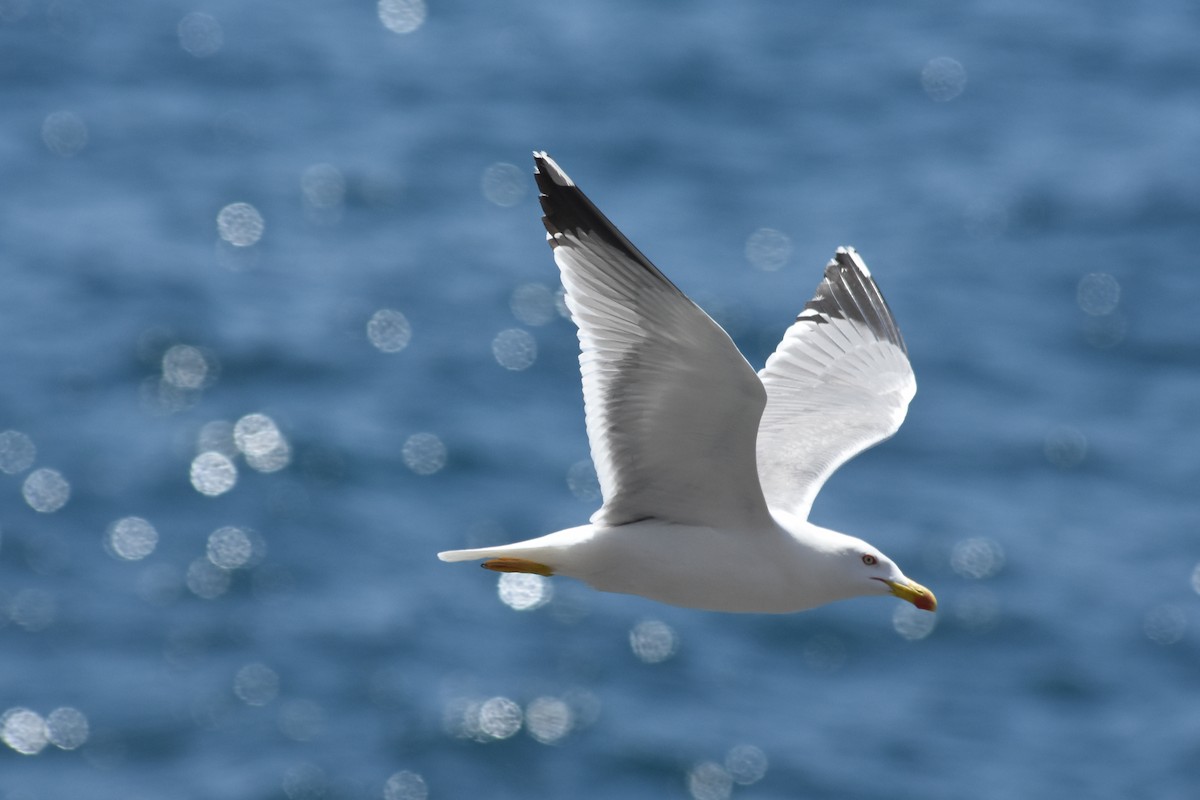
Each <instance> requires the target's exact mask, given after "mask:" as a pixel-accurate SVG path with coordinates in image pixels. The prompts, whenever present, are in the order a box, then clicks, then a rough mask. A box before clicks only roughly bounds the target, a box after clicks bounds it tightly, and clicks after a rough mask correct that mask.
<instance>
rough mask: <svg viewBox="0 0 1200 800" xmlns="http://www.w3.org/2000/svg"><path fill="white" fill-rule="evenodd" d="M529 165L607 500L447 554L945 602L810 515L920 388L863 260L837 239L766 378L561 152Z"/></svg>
mask: <svg viewBox="0 0 1200 800" xmlns="http://www.w3.org/2000/svg"><path fill="white" fill-rule="evenodd" d="M534 161H535V164H536V172H535V177H536V178H537V183H538V186H539V188H540V190H541V193H542V195H541V200H542V208H543V211H544V212H545V216H544V217H543V221H544V223H545V225H546V230H547V238H548V240H549V242H550V245H551V247H552V248H553V251H554V260H555V262H556V263H557V264H558V267H559V270H560V272H561V275H562V282H563V286H564V287H565V288H566V303H567V308H568V309H569V310H570V312H571V318H572V319H573V320H574V322H575V324H576V325H577V326H578V328H579V343H580V357H579V362H580V368H581V373H582V376H583V397H584V409H585V416H586V420H587V432H588V439H589V441H590V443H591V448H592V460H593V462H594V463H595V466H596V474H597V476H598V478H599V481H600V489H601V494H602V495H603V498H604V502H603V505H602V506H601V507H600V509H599V510H598V511H596V513H595V514H593V515H592V518H591V524H589V525H583V526H580V527H577V528H570V529H567V530H563V531H558V532H556V533H551V534H548V535H546V536H542V537H539V538H536V539H530V540H527V541H524V542H518V543H515V544H511V545H503V546H497V547H486V548H477V549H472V550H451V551H447V552H443V553H439V554H438V556H439V558H441V559H442V560H443V561H462V560H471V559H480V558H483V559H488V560H487V561H486V562H485V563H484V566H485V567H489V568H491V569H494V570H498V571H517V572H534V573H539V574H543V575H551V574H560V575H568V576H571V577H575V578H579V579H581V580H584V581H586V582H588V583H589V584H591V585H592V586H594V587H595V588H597V589H601V590H604V591H614V592H625V593H630V594H638V595H643V596H646V597H650V598H653V599H656V600H660V601H662V602H665V603H671V604H674V605H681V606H688V607H696V608H707V609H713V610H718V611H760V612H789V611H799V610H802V609H806V608H812V607H813V606H818V605H822V604H824V603H827V602H830V601H833V600H838V599H842V598H846V597H854V596H857V595H865V594H887V593H891V594H894V595H897V596H899V597H902V598H903V599H906V600H908V601H910V602H912V603H914V604H915V605H917V606H918V607H919V608H926V609H930V610H932V609H933V608H935V607H936V600H935V599H934V597H933V594H932V593H931V592H929V590H927V589H925V588H924V587H922V586H920V585H919V584H916V583H914V582H913V581H911V580H909V579H908V578H907V577H905V576H904V574H903V573H902V572H901V571H900V569H899V568H898V567H897V566H896V565H895V564H894V563H893V562H892V561H891V560H890V559H888V558H887V557H886V556H884V555H883V554H882V553H881V552H879V551H878V550H877V549H876V548H874V547H872V546H871V545H869V544H867V543H866V542H864V541H862V540H861V539H857V538H854V537H850V536H846V535H845V534H841V533H837V532H835V531H830V530H827V529H824V528H820V527H818V526H816V525H813V524H811V523H809V522H808V521H807V517H808V512H809V509H810V508H811V506H812V502H813V499H814V498H815V497H816V494H817V492H818V491H820V488H821V486H822V485H823V484H824V482H825V480H826V479H827V478H828V477H829V475H830V474H832V473H833V471H834V470H836V469H837V468H838V467H839V466H840V465H841V464H843V463H845V462H846V461H847V460H848V459H850V458H852V457H853V456H854V455H855V454H857V453H859V452H861V451H862V450H864V449H866V448H867V447H870V446H871V445H873V444H875V443H877V442H879V441H881V440H883V439H885V438H887V437H889V436H891V435H892V434H893V433H895V432H896V430H897V429H898V428H899V427H900V423H901V422H903V420H904V415H905V412H906V410H907V408H908V403H909V401H910V400H911V399H912V397H913V394H914V393H915V392H916V381H915V379H914V377H913V373H912V368H911V367H910V366H909V363H908V357H907V355H906V351H905V347H904V342H903V339H902V338H901V336H900V332H899V330H898V329H897V327H896V324H895V321H894V320H893V318H892V315H891V312H890V311H889V309H888V307H887V303H886V302H885V301H884V299H883V296H882V295H881V294H880V293H879V289H878V288H877V287H876V285H875V282H874V280H873V279H872V278H871V274H870V272H869V271H868V270H867V268H866V265H865V264H864V263H863V262H862V260H861V259H860V258H859V256H858V255H857V253H855V252H854V250H853V249H851V248H839V249H838V251H837V254H836V255H835V256H834V259H833V260H832V261H830V263H829V265H828V266H827V267H826V268H825V278H824V280H823V281H822V282H821V284H820V285H819V286H818V288H817V292H816V295H815V296H814V297H813V299H812V300H810V301H809V302H808V303H807V304H806V306H805V308H804V310H803V311H802V312H801V313H800V315H799V317H797V319H796V322H795V324H793V325H792V326H791V327H790V328H789V329H788V330H787V333H786V334H785V335H784V338H783V341H782V342H780V344H779V347H778V349H777V350H776V351H775V353H774V354H773V355H772V356H771V357H770V358H769V359H767V363H766V366H765V367H764V368H763V370H762V371H761V372H759V373H758V374H757V375H756V374H755V372H754V370H753V369H752V368H751V367H750V365H749V364H748V363H747V362H746V359H745V358H744V357H743V356H742V354H741V353H740V352H739V351H738V349H737V347H736V346H735V345H734V343H733V341H732V340H731V339H730V338H729V335H728V334H727V333H725V331H724V330H722V329H721V327H720V326H719V325H717V324H716V323H715V322H714V321H713V320H712V319H711V318H710V317H709V316H708V315H707V314H706V313H704V311H703V310H702V309H701V308H700V307H699V306H697V305H696V304H695V303H693V302H692V301H691V300H689V299H688V298H687V297H686V296H685V295H684V294H683V293H682V292H680V291H679V289H678V288H676V287H675V285H674V284H673V283H671V282H670V281H669V280H668V279H667V278H666V277H665V276H664V275H663V274H662V273H661V272H660V271H659V270H658V269H657V268H656V267H655V266H654V265H653V264H651V263H650V261H649V260H648V259H646V257H645V256H643V255H642V254H641V253H640V252H639V251H638V250H637V248H636V247H634V246H633V245H632V244H631V243H630V242H629V240H628V239H626V238H625V237H624V235H622V234H621V232H620V231H619V230H617V228H616V227H615V226H614V225H612V223H610V222H609V221H608V219H607V218H605V216H604V215H603V214H602V213H600V211H599V210H598V209H597V208H596V207H595V206H594V205H592V203H591V201H590V200H588V198H587V197H586V196H585V195H584V194H583V193H582V192H581V191H579V189H578V187H576V186H575V184H574V182H572V181H571V179H570V178H569V177H567V175H566V173H564V172H563V171H562V169H561V168H559V166H558V165H557V164H556V163H555V162H554V161H553V160H552V159H551V158H550V157H549V156H547V155H546V154H545V153H535V154H534Z"/></svg>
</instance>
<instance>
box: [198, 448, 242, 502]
mask: <svg viewBox="0 0 1200 800" xmlns="http://www.w3.org/2000/svg"><path fill="white" fill-rule="evenodd" d="M190 476H191V481H192V486H193V487H194V488H195V489H196V491H197V492H199V493H200V494H203V495H207V496H209V497H216V496H217V495H221V494H225V492H228V491H229V490H230V489H232V488H233V487H234V484H236V483H237V467H235V466H234V464H233V462H232V461H230V460H229V457H228V456H226V455H225V454H224V453H218V452H216V451H215V450H207V451H205V452H203V453H201V454H200V455H198V456H196V457H195V458H194V459H192V468H191V472H190Z"/></svg>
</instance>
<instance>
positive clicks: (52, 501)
mask: <svg viewBox="0 0 1200 800" xmlns="http://www.w3.org/2000/svg"><path fill="white" fill-rule="evenodd" d="M21 495H22V496H23V497H24V498H25V502H26V503H28V504H29V507H30V508H32V509H33V510H34V511H40V512H42V513H43V514H50V513H53V512H55V511H58V510H59V509H60V508H62V507H63V506H65V505H66V504H67V501H68V500H69V499H70V498H71V484H70V483H69V482H68V481H67V479H66V478H64V477H63V476H62V473H61V472H59V471H58V470H56V469H50V468H48V467H42V468H41V469H35V470H34V471H33V472H31V473H29V475H28V476H27V477H26V478H25V481H24V482H23V483H22V484H21Z"/></svg>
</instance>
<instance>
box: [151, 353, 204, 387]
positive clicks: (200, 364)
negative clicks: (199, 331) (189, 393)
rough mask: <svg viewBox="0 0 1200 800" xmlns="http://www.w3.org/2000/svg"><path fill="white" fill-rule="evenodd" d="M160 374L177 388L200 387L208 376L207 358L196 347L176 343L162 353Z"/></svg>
mask: <svg viewBox="0 0 1200 800" xmlns="http://www.w3.org/2000/svg"><path fill="white" fill-rule="evenodd" d="M162 374H163V380H165V381H166V382H167V383H169V384H171V385H172V386H174V387H176V388H178V389H200V388H202V387H203V386H204V383H205V381H206V379H207V378H208V374H209V365H208V359H207V358H205V357H204V353H202V352H201V351H200V350H199V349H198V348H195V347H192V346H191V345H186V344H177V345H175V346H174V347H171V348H170V349H168V350H167V352H166V353H164V354H163V358H162Z"/></svg>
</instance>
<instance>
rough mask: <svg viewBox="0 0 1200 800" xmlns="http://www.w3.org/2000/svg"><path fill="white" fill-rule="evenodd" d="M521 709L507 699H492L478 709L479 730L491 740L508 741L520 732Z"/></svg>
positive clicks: (522, 716) (522, 717)
mask: <svg viewBox="0 0 1200 800" xmlns="http://www.w3.org/2000/svg"><path fill="white" fill-rule="evenodd" d="M523 719H524V715H523V714H522V713H521V707H520V706H519V705H517V704H516V703H514V702H513V701H512V700H509V699H508V698H507V697H492V698H490V699H488V700H485V701H484V702H483V704H482V705H480V707H479V730H480V731H481V732H482V733H484V734H485V735H486V736H489V737H491V738H493V739H509V738H511V737H513V736H515V735H516V734H517V731H519V730H521V723H522V721H523Z"/></svg>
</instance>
